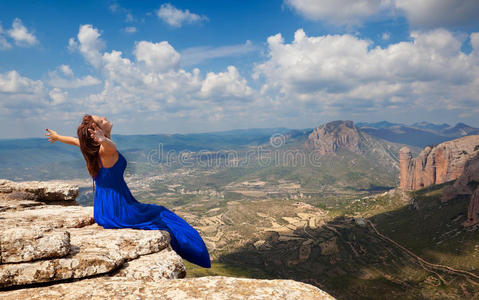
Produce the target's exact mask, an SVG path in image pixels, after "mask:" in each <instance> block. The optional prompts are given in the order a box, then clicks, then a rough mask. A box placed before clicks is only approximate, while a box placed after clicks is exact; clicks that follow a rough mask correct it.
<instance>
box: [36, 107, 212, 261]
mask: <svg viewBox="0 0 479 300" xmlns="http://www.w3.org/2000/svg"><path fill="white" fill-rule="evenodd" d="M112 127H113V123H112V122H110V121H109V120H108V119H107V118H106V117H99V116H97V115H85V116H84V117H83V119H82V122H81V124H80V125H79V126H78V129H77V135H78V138H74V137H65V136H60V135H58V133H56V132H55V131H53V130H51V129H48V128H47V129H46V130H47V131H48V132H47V133H46V134H45V135H47V136H49V139H48V141H50V142H51V143H54V142H56V141H60V142H63V143H66V144H70V145H75V146H78V147H80V150H81V152H82V154H83V157H84V158H85V161H86V168H87V169H88V172H89V173H90V175H91V176H92V180H93V183H94V187H95V186H96V188H95V189H94V205H93V217H94V219H95V221H96V223H98V225H100V226H102V227H103V228H106V229H112V228H136V229H146V230H167V231H168V232H169V233H170V236H171V246H172V248H173V249H174V250H175V251H176V252H177V253H178V254H179V255H180V256H181V257H183V258H184V259H186V260H188V261H190V262H192V263H194V264H197V265H199V266H202V267H205V268H210V267H211V261H210V256H209V253H208V249H207V248H206V245H205V243H204V242H203V239H202V238H201V236H200V235H199V234H198V232H197V231H196V230H195V229H194V228H193V227H191V225H189V224H188V223H187V222H186V221H185V220H183V219H182V218H180V217H179V216H178V215H176V214H175V213H173V212H172V211H170V210H169V209H167V208H166V207H164V206H161V205H157V204H147V203H141V202H139V201H137V200H136V199H135V197H133V195H132V194H131V192H130V189H129V188H128V186H127V184H126V182H125V180H124V178H123V173H124V171H125V168H126V165H127V161H126V159H125V158H124V157H123V155H122V154H121V153H120V152H119V151H118V149H117V148H116V145H115V143H114V142H113V141H112V140H111V139H110V134H111V129H112Z"/></svg>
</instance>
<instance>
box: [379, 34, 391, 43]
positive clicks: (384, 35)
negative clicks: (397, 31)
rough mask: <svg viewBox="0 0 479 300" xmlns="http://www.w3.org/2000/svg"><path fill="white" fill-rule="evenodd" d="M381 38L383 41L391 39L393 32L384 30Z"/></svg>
mask: <svg viewBox="0 0 479 300" xmlns="http://www.w3.org/2000/svg"><path fill="white" fill-rule="evenodd" d="M381 38H382V39H383V41H389V39H390V38H391V34H390V33H389V32H384V33H383V34H382V36H381Z"/></svg>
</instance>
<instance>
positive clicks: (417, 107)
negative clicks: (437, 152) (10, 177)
mask: <svg viewBox="0 0 479 300" xmlns="http://www.w3.org/2000/svg"><path fill="white" fill-rule="evenodd" d="M478 15H479V1H477V0H461V1H450V0H422V1H416V0H267V1H257V0H229V1H224V0H219V1H212V0H211V1H210V0H202V1H198V0H190V1H186V0H185V1H158V0H157V1H150V0H142V1H113V0H106V1H90V0H83V1H21V0H14V1H10V0H2V1H0V126H2V128H3V129H4V130H2V131H1V133H0V138H27V137H45V128H50V129H53V130H55V131H57V132H58V133H59V134H61V135H70V136H76V128H77V126H78V125H79V123H80V121H81V119H82V117H83V115H85V114H96V115H99V116H106V117H107V118H108V119H109V120H110V121H112V122H113V130H112V133H113V134H155V133H197V132H211V131H224V130H230V129H241V128H272V127H287V128H311V127H316V126H319V125H321V124H323V123H325V122H329V121H333V120H352V121H354V122H377V121H382V120H387V121H391V122H399V123H405V124H412V123H415V122H419V121H426V122H432V123H449V124H451V125H454V124H456V123H458V122H465V123H467V124H469V125H471V126H475V127H479V118H478V115H479V18H477V16H478Z"/></svg>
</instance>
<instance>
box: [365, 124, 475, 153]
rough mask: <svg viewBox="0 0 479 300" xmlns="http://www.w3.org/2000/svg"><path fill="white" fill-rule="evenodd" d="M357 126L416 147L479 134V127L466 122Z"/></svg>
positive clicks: (382, 137)
mask: <svg viewBox="0 0 479 300" xmlns="http://www.w3.org/2000/svg"><path fill="white" fill-rule="evenodd" d="M356 126H357V127H358V128H360V129H361V131H363V132H366V133H368V134H370V135H372V136H374V137H377V138H380V139H384V140H387V141H390V142H394V143H400V144H405V145H411V146H416V147H425V146H428V145H437V144H440V143H442V142H445V141H449V140H454V139H457V138H460V137H463V136H466V135H476V134H479V128H474V127H471V126H469V125H467V124H464V123H457V124H456V125H455V126H450V125H449V124H446V123H444V124H433V123H428V122H418V123H414V124H412V125H404V124H399V123H391V122H387V121H381V122H377V123H366V122H360V123H357V124H356Z"/></svg>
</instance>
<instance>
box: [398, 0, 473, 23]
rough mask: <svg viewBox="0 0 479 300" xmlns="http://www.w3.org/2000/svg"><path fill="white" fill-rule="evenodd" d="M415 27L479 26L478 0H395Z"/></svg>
mask: <svg viewBox="0 0 479 300" xmlns="http://www.w3.org/2000/svg"><path fill="white" fill-rule="evenodd" d="M395 7H396V8H398V9H400V10H402V11H403V12H404V13H405V15H406V17H407V19H408V20H409V23H410V24H411V25H413V26H414V27H418V26H419V27H447V26H461V25H472V24H479V18H478V16H479V1H477V0H461V1H451V0H420V1H417V0H395Z"/></svg>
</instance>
